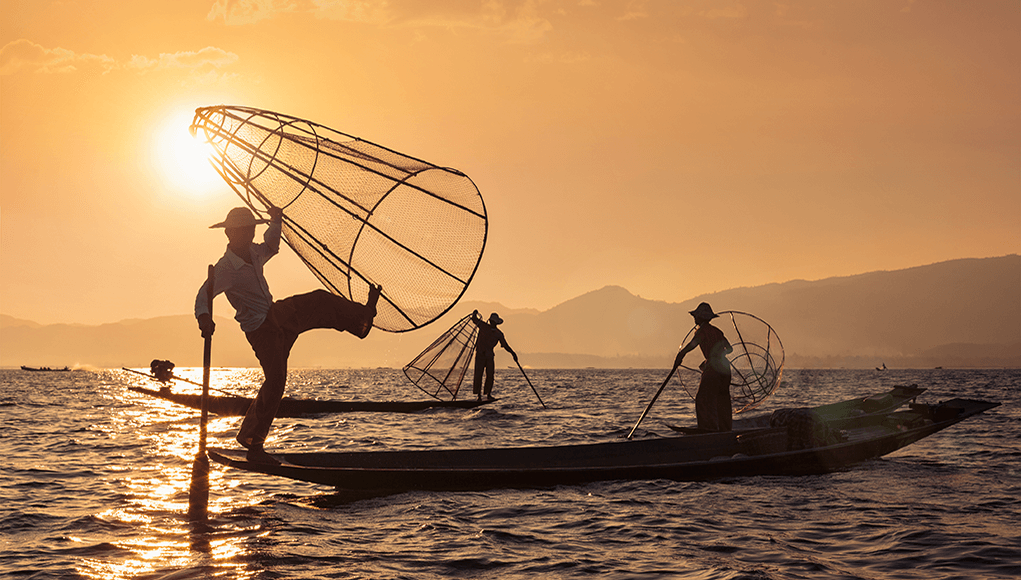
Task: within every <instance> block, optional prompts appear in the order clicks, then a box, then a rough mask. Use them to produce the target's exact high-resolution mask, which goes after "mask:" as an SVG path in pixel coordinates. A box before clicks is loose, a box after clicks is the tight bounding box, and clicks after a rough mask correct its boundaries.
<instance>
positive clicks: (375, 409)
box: [128, 386, 491, 417]
mask: <svg viewBox="0 0 1021 580" xmlns="http://www.w3.org/2000/svg"><path fill="white" fill-rule="evenodd" d="M128 389H130V390H132V391H134V392H136V393H140V394H143V395H148V396H150V397H156V398H159V399H163V400H166V401H171V402H173V403H177V404H179V405H184V406H186V407H191V408H192V409H201V408H202V395H199V394H190V393H174V392H171V391H170V389H169V388H166V387H164V388H161V389H159V390H156V389H147V388H145V387H136V386H129V387H128ZM490 402H491V401H486V400H482V401H476V400H474V399H466V400H463V401H441V400H439V399H436V400H430V401H320V400H317V399H293V398H290V397H284V398H283V399H281V400H280V407H279V409H278V410H277V417H304V416H307V415H321V414H324V413H356V412H363V413H417V412H419V411H424V410H426V409H432V408H445V409H474V408H475V407H478V406H480V405H485V404H487V403H490ZM251 404H252V399H251V398H249V397H238V396H225V395H216V396H213V395H210V396H209V407H208V409H209V412H210V413H213V414H216V415H220V416H225V417H240V416H243V415H244V414H245V413H247V412H248V407H249V406H251Z"/></svg>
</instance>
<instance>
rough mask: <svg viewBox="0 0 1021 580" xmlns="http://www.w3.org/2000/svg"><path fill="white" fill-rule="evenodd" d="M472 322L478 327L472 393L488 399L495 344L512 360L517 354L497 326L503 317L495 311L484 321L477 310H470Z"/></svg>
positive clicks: (491, 384) (490, 393) (491, 397)
mask: <svg viewBox="0 0 1021 580" xmlns="http://www.w3.org/2000/svg"><path fill="white" fill-rule="evenodd" d="M472 322H474V323H475V326H478V327H479V335H478V337H477V338H476V339H475V379H474V381H473V382H472V393H474V394H475V395H476V396H477V397H478V400H480V401H481V400H482V395H485V396H486V398H487V399H489V400H490V401H492V400H493V373H495V372H496V352H495V351H496V345H497V344H499V345H500V346H502V347H503V349H504V350H506V351H507V352H509V353H511V356H512V357H514V362H518V355H517V354H516V353H515V352H514V350H513V349H512V348H511V347H510V345H509V344H507V339H506V338H504V336H503V332H502V331H501V330H500V329H498V328H497V326H498V325H500V324H503V319H502V318H500V315H499V314H497V313H495V312H494V313H492V314H490V315H489V321H484V320H482V318H481V317H480V316H479V311H478V310H476V311H474V312H472ZM483 374H485V376H486V382H485V389H484V390H483V389H482V387H483V383H482V375H483Z"/></svg>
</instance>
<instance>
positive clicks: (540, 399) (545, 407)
mask: <svg viewBox="0 0 1021 580" xmlns="http://www.w3.org/2000/svg"><path fill="white" fill-rule="evenodd" d="M514 362H515V363H517V365H518V368H519V369H521V374H523V375H525V369H524V368H522V366H521V363H519V362H518V361H517V359H514ZM525 380H526V381H528V386H529V387H532V392H533V393H535V398H536V399H539V404H540V405H542V408H543V409H548V408H549V407H547V406H546V403H543V402H542V397H540V396H539V391H537V390H535V386H534V385H533V384H532V381H531V380H530V379H529V378H528V375H525Z"/></svg>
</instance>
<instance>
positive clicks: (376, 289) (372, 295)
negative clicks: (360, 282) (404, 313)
mask: <svg viewBox="0 0 1021 580" xmlns="http://www.w3.org/2000/svg"><path fill="white" fill-rule="evenodd" d="M382 293H383V287H382V286H377V285H375V284H369V299H368V300H367V301H366V302H365V305H366V306H369V307H371V308H372V311H373V312H375V311H376V302H379V295H380V294H382Z"/></svg>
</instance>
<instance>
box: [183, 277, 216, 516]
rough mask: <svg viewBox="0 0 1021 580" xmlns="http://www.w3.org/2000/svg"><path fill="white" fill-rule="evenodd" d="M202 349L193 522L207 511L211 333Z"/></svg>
mask: <svg viewBox="0 0 1021 580" xmlns="http://www.w3.org/2000/svg"><path fill="white" fill-rule="evenodd" d="M214 282H215V269H214V268H213V266H212V265H210V266H209V275H208V276H207V277H206V296H207V297H208V300H209V302H208V304H209V316H210V317H212V316H213V288H214ZM205 339H206V341H205V345H204V347H203V349H202V418H201V419H200V421H199V451H198V454H196V455H195V463H193V464H192V466H191V488H190V489H189V490H188V519H189V520H190V521H193V522H204V521H206V519H207V518H208V510H209V457H207V456H206V420H207V419H208V418H209V367H210V366H211V364H212V358H213V333H212V332H210V333H209V334H208V335H207V336H206V337H205Z"/></svg>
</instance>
